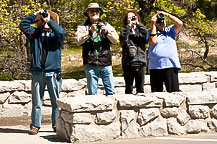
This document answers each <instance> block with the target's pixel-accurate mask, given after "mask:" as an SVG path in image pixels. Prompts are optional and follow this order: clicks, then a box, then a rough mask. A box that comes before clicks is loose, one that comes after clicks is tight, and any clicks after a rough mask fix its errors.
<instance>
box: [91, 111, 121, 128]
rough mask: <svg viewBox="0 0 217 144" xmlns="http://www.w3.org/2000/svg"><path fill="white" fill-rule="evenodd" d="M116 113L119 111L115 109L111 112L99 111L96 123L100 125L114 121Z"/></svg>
mask: <svg viewBox="0 0 217 144" xmlns="http://www.w3.org/2000/svg"><path fill="white" fill-rule="evenodd" d="M116 115H117V112H116V111H115V110H113V111H109V112H102V113H97V114H96V119H95V123H96V124H99V125H102V124H103V125H105V124H109V123H112V122H113V121H114V120H115V118H116Z"/></svg>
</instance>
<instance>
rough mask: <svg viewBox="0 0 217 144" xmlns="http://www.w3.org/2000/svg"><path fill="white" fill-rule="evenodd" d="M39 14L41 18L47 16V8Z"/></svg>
mask: <svg viewBox="0 0 217 144" xmlns="http://www.w3.org/2000/svg"><path fill="white" fill-rule="evenodd" d="M40 14H41V16H42V17H43V18H46V17H47V16H48V11H47V10H44V11H43V12H42V13H40Z"/></svg>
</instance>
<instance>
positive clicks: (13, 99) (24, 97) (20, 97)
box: [8, 91, 32, 104]
mask: <svg viewBox="0 0 217 144" xmlns="http://www.w3.org/2000/svg"><path fill="white" fill-rule="evenodd" d="M31 100H32V98H31V94H28V93H26V92H18V91H16V92H14V93H12V94H11V95H10V98H9V100H8V103H9V104H26V103H29V102H30V101H31Z"/></svg>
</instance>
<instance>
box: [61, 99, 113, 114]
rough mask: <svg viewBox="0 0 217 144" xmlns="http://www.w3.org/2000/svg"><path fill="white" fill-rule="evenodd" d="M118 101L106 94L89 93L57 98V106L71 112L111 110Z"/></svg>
mask: <svg viewBox="0 0 217 144" xmlns="http://www.w3.org/2000/svg"><path fill="white" fill-rule="evenodd" d="M115 104H116V102H115V101H114V100H112V99H110V98H108V97H106V96H104V95H87V96H81V97H67V98H59V99H57V106H58V107H59V108H61V109H63V110H67V111H69V112H90V111H92V112H93V111H99V110H100V111H111V110H112V109H113V107H114V105H115Z"/></svg>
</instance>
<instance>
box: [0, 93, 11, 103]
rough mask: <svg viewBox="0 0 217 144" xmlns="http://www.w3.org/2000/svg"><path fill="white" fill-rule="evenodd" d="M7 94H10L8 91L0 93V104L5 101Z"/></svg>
mask: <svg viewBox="0 0 217 144" xmlns="http://www.w3.org/2000/svg"><path fill="white" fill-rule="evenodd" d="M9 96H10V93H9V92H6V93H1V94H0V104H3V103H5V101H6V100H7V99H8V97H9Z"/></svg>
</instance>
